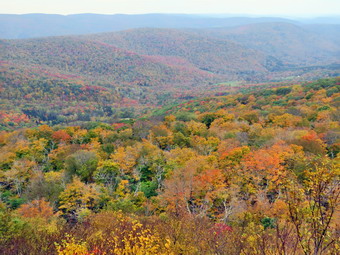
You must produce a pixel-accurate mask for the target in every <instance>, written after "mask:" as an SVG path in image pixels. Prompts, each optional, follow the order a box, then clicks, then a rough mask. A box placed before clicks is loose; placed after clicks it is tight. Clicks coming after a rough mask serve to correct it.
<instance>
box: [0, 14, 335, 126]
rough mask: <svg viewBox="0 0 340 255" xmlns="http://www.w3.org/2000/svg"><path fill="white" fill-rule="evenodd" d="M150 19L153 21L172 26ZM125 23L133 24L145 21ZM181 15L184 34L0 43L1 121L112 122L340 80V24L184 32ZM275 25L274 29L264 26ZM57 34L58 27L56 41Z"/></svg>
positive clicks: (254, 24)
mask: <svg viewBox="0 0 340 255" xmlns="http://www.w3.org/2000/svg"><path fill="white" fill-rule="evenodd" d="M146 16H147V17H149V18H150V20H153V21H155V17H159V18H160V19H162V20H164V19H173V16H172V15H168V16H167V15H158V16H157V15H149V16H148V15H146ZM18 17H21V18H22V17H26V16H25V15H24V16H18ZM27 17H28V18H32V17H41V15H37V16H35V15H31V16H30V15H28V16H27ZM44 17H46V18H49V16H48V15H47V16H44ZM56 17H57V18H61V17H59V16H56ZM77 17H78V16H77ZM79 17H82V15H80V16H79ZM84 17H87V16H86V15H85V16H84ZM95 17H97V16H95ZM100 17H101V16H100ZM114 17H116V16H114ZM117 17H118V16H117ZM117 17H116V18H117ZM121 17H122V18H124V19H128V20H131V22H132V21H133V20H134V19H137V20H138V18H141V16H138V15H136V16H134V15H132V16H124V15H123V16H121ZM176 17H178V19H179V20H178V26H181V28H177V29H174V28H133V29H128V30H124V31H118V32H109V33H99V34H89V35H74V36H58V37H44V38H33V39H17V40H7V39H3V40H0V90H1V94H0V100H1V101H0V102H1V104H0V111H1V114H2V115H6V116H7V118H9V119H11V120H12V119H17V118H18V116H26V117H28V118H29V119H30V120H31V121H33V122H37V123H40V122H41V121H49V123H54V124H56V123H70V122H75V121H89V120H100V121H109V122H111V121H113V119H116V118H129V117H133V116H135V115H136V114H137V115H140V114H144V113H147V112H148V111H149V110H150V109H154V108H155V107H159V106H162V105H166V104H172V103H177V102H179V101H182V100H186V99H188V98H194V97H197V96H206V95H213V94H214V93H219V92H222V93H224V92H226V93H229V92H230V90H231V89H232V88H235V87H236V88H240V87H242V86H244V85H245V84H248V85H249V84H257V83H263V82H282V81H286V82H294V81H301V80H311V79H317V78H322V77H330V76H339V73H340V72H339V70H340V44H339V43H338V42H339V39H338V38H340V37H337V34H339V31H340V29H339V30H337V29H336V28H338V27H339V26H340V25H327V24H319V25H301V24H297V23H296V22H295V23H294V22H290V21H285V20H282V19H280V20H278V19H276V20H273V19H269V18H266V19H259V18H248V21H245V20H243V21H242V22H241V21H240V20H242V19H241V18H215V19H216V20H219V22H222V21H223V20H229V21H230V20H231V19H233V20H234V21H235V23H228V24H229V25H228V26H226V27H218V26H219V25H216V26H215V28H212V26H213V25H211V24H210V25H209V24H207V25H206V27H205V28H202V26H203V25H199V24H198V23H197V25H190V26H191V27H190V26H189V23H188V26H187V27H186V25H183V24H184V23H181V22H182V21H181V19H185V20H188V19H189V16H183V15H179V16H176ZM0 18H1V16H0ZM64 18H71V16H66V17H64ZM107 18H108V19H109V18H113V16H107ZM190 18H191V19H193V20H196V21H197V22H198V21H199V20H200V18H198V17H190ZM201 18H202V19H207V18H206V17H201ZM87 20H88V19H87ZM236 20H239V21H238V22H236ZM268 20H270V21H275V22H266V23H263V22H264V21H268ZM88 22H90V21H88ZM91 22H92V23H91ZM91 22H90V23H91V24H92V25H94V23H93V22H94V20H92V21H91ZM134 22H135V21H134ZM259 22H262V23H259ZM123 23H124V22H122V23H119V24H123ZM132 23H133V22H132ZM249 23H251V24H249ZM0 24H1V29H4V28H5V27H6V23H5V22H3V23H0ZM11 24H12V25H14V24H17V23H15V22H14V21H13V23H11ZM124 24H125V23H124ZM136 24H137V23H136ZM155 24H157V25H158V26H163V25H164V26H172V25H171V24H174V23H171V22H170V21H169V23H166V22H165V23H164V24H163V23H162V22H159V23H155ZM162 24H163V25H162ZM143 25H144V23H142V22H140V23H139V24H138V26H143ZM220 25H225V24H224V23H223V24H222V23H221V24H220ZM235 25H236V26H235ZM68 27H72V26H68ZM130 27H131V26H130ZM195 27H198V28H195ZM216 27H218V28H216ZM54 29H56V26H51V28H50V31H51V32H52V34H53V33H54V32H53V30H54ZM37 30H39V29H38V27H37ZM13 31H14V30H13ZM27 31H29V30H27ZM80 32H81V30H79V33H80ZM65 34H67V33H66V32H65ZM3 35H5V34H4V33H3ZM3 37H5V36H3ZM8 116H9V117H8ZM26 117H23V118H24V119H25V118H26ZM20 118H21V117H20ZM20 118H19V119H20ZM2 119H4V117H2Z"/></svg>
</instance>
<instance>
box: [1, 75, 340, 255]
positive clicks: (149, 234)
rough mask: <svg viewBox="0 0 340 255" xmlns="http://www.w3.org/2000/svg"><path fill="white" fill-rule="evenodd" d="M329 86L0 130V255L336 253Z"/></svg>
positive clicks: (339, 190)
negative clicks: (149, 113) (113, 120)
mask: <svg viewBox="0 0 340 255" xmlns="http://www.w3.org/2000/svg"><path fill="white" fill-rule="evenodd" d="M339 85H340V80H339V78H337V79H328V80H320V81H317V82H313V83H305V84H302V85H293V86H286V87H278V88H271V89H262V90H258V91H255V92H253V93H242V94H241V93H239V94H232V95H226V96H217V97H211V98H204V99H200V100H192V101H189V102H187V103H185V104H182V105H179V106H176V107H173V108H171V109H165V110H164V111H163V112H165V117H164V118H163V119H162V120H161V121H157V118H150V119H148V120H136V121H133V122H130V123H118V124H114V125H109V124H104V123H98V122H88V123H87V124H86V125H84V126H81V127H80V126H68V127H60V126H59V127H58V126H47V125H42V126H39V127H37V128H31V129H21V130H17V131H12V132H5V131H2V132H1V133H0V169H1V171H0V192H1V193H0V199H1V200H0V201H1V202H0V251H1V254H338V253H339V252H340V250H339V245H340V244H339V195H340V187H339V174H340V172H339V171H340V158H339V155H340V154H339V150H340V127H339V99H340V90H339ZM159 113H162V112H161V111H158V112H157V114H159ZM152 119H154V120H152Z"/></svg>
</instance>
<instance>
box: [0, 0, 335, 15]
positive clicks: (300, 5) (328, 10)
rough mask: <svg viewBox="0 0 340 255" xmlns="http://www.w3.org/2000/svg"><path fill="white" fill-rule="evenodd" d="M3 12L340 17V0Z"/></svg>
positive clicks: (59, 2) (9, 4) (101, 3)
mask: <svg viewBox="0 0 340 255" xmlns="http://www.w3.org/2000/svg"><path fill="white" fill-rule="evenodd" d="M0 13H18V14H19V13H20V14H21V13H58V14H73V13H103V14H114V13H128V14H135V13H225V14H260V15H261V14H262V15H291V16H294V15H295V16H318V15H340V0H0Z"/></svg>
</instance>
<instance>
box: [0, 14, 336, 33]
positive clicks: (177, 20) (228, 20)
mask: <svg viewBox="0 0 340 255" xmlns="http://www.w3.org/2000/svg"><path fill="white" fill-rule="evenodd" d="M263 22H287V23H292V24H304V23H306V24H307V23H308V24H316V23H318V24H325V23H326V24H340V17H327V18H317V19H285V18H277V17H228V16H223V15H222V16H207V15H184V14H140V15H123V14H115V15H101V14H75V15H66V16H65V15H53V14H24V15H14V14H1V15H0V38H2V39H20V38H34V37H43V36H58V35H76V34H89V33H101V32H113V31H121V30H126V29H131V28H142V27H149V28H214V27H215V28H216V27H232V26H241V25H247V24H254V23H263Z"/></svg>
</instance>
